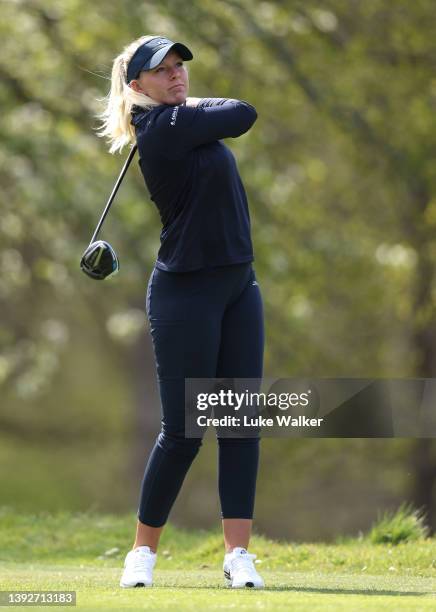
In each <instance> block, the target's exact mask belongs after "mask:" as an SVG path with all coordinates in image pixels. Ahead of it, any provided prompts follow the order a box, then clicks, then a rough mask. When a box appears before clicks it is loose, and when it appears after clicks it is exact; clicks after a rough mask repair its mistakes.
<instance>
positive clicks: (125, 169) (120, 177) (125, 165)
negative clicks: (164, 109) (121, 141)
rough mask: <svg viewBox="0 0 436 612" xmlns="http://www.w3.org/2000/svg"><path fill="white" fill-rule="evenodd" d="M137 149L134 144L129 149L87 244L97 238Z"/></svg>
mask: <svg viewBox="0 0 436 612" xmlns="http://www.w3.org/2000/svg"><path fill="white" fill-rule="evenodd" d="M137 148H138V146H137V145H136V144H134V145H133V147H132V148H131V150H130V153H129V156H128V157H127V159H126V161H125V163H124V166H123V167H122V169H121V172H120V176H119V177H118V180H117V182H116V183H115V185H114V188H113V189H112V193H111V194H110V196H109V200H108V201H107V204H106V206H105V208H104V211H103V214H102V215H101V218H100V221H99V222H98V224H97V227H96V228H95V232H94V234H93V236H92V238H91V242H90V243H89V244H92V243H93V242H94V241H95V239H96V237H97V234H98V232H99V231H100V228H101V226H102V225H103V221H104V220H105V218H106V215H107V213H108V212H109V208H110V205H111V204H112V202H113V200H114V198H115V196H116V195H117V191H118V187H119V186H120V185H121V182H122V180H123V178H124V175H125V174H126V172H127V168H128V167H129V165H130V162H131V161H132V159H133V156H134V155H135V153H136V149H137Z"/></svg>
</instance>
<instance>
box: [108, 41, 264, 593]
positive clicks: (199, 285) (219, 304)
mask: <svg viewBox="0 0 436 612" xmlns="http://www.w3.org/2000/svg"><path fill="white" fill-rule="evenodd" d="M192 58H193V55H192V53H191V51H190V50H189V49H188V48H187V47H186V46H185V45H183V44H181V43H178V42H176V43H174V42H172V41H170V40H168V39H167V38H164V37H162V36H143V37H141V38H139V39H137V40H135V41H134V42H132V43H131V44H129V45H128V46H127V47H125V49H124V51H123V52H122V53H121V54H120V55H119V56H118V57H116V58H115V60H114V63H113V69H112V78H111V90H110V93H109V95H108V98H107V108H106V110H105V112H104V113H103V114H102V116H101V117H102V118H103V120H104V122H103V128H102V130H101V131H100V135H101V136H108V137H109V140H110V142H111V148H110V152H111V153H113V152H115V151H117V150H120V149H121V148H122V147H123V146H124V145H125V144H128V143H129V142H133V141H134V140H135V139H136V142H137V145H138V151H139V155H140V160H139V163H140V167H141V170H142V173H143V176H144V180H145V183H146V186H147V189H148V191H149V193H150V197H151V199H152V200H153V202H154V203H155V204H156V206H157V208H158V210H159V214H160V217H161V220H162V226H163V227H162V231H161V235H160V241H161V246H160V249H159V252H158V256H157V260H156V263H155V267H154V269H153V271H152V274H151V276H150V280H149V283H148V288H147V296H146V310H147V316H148V320H149V324H150V330H151V335H152V339H153V346H154V354H155V360H156V370H157V379H158V383H159V393H160V398H161V405H162V429H161V432H160V433H159V435H158V437H157V439H156V443H155V445H154V448H153V450H152V452H151V454H150V457H149V459H148V463H147V465H146V468H145V473H144V478H143V481H142V486H141V491H140V498H139V508H138V512H137V517H138V522H137V530H136V538H135V541H134V544H133V547H132V550H131V551H129V552H128V553H127V556H126V559H125V563H124V572H123V575H122V578H121V582H120V585H121V586H122V587H135V586H150V585H151V584H152V572H153V568H154V565H155V563H156V558H157V554H156V552H157V548H158V543H159V537H160V534H161V532H162V529H163V527H164V525H165V523H166V522H167V519H168V515H169V513H170V510H171V508H172V506H173V504H174V501H175V499H176V497H177V494H178V493H179V491H180V488H181V486H182V483H183V480H184V478H185V476H186V474H187V472H188V470H189V468H190V466H191V464H192V461H193V460H194V458H195V456H196V455H197V453H198V451H199V448H200V445H201V439H200V438H185V389H184V384H185V378H221V377H232V378H261V377H262V364H263V347H264V328H263V309H262V298H261V294H260V291H259V286H258V284H257V281H256V277H255V273H254V270H253V267H252V261H253V260H254V257H253V248H252V243H251V237H250V217H249V212H248V206H247V198H246V194H245V191H244V187H243V185H242V182H241V179H240V176H239V173H238V169H237V166H236V162H235V158H234V156H233V154H232V152H231V151H230V149H228V148H227V147H226V146H225V144H224V143H223V142H222V139H224V138H229V137H231V138H236V137H238V136H240V135H241V134H244V133H245V132H247V131H248V130H249V129H250V127H251V126H252V125H253V123H254V122H255V120H256V118H257V114H256V110H255V109H254V108H253V106H251V105H250V104H247V102H242V101H239V100H234V99H225V98H201V99H200V98H188V97H187V94H188V72H187V69H186V66H185V65H184V61H188V60H191V59H192ZM218 445H219V465H218V489H219V497H220V504H221V517H222V526H223V535H224V545H225V551H226V554H225V555H224V564H223V569H224V575H225V578H226V581H227V584H228V585H229V586H232V587H236V588H237V587H255V588H262V587H263V586H264V582H263V580H262V578H261V577H260V576H259V574H258V573H257V572H256V569H255V567H254V564H253V559H254V558H255V555H252V554H249V553H248V552H247V548H248V544H249V539H250V534H251V527H252V518H253V508H254V499H255V488H256V476H257V469H258V459H259V437H251V438H223V437H218Z"/></svg>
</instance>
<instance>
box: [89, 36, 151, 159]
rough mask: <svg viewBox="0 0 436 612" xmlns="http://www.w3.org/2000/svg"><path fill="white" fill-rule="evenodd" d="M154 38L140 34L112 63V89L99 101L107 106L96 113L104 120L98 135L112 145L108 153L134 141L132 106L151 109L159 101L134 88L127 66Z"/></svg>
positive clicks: (114, 151)
mask: <svg viewBox="0 0 436 612" xmlns="http://www.w3.org/2000/svg"><path fill="white" fill-rule="evenodd" d="M151 38H155V36H154V35H151V36H141V37H140V38H137V39H136V40H134V41H133V42H132V43H130V44H128V45H127V46H126V47H124V49H123V51H122V52H121V53H120V54H119V55H118V56H117V57H116V58H115V59H114V62H113V65H112V74H111V88H110V91H109V93H108V95H107V96H105V97H104V98H101V99H99V102H104V103H105V109H104V110H103V112H102V113H99V114H98V115H96V116H97V118H98V119H101V120H102V125H101V126H100V128H99V131H98V132H97V136H100V137H101V138H104V137H107V139H108V142H109V144H110V148H109V153H116V152H117V151H119V152H120V153H121V151H122V149H123V147H124V146H125V145H127V144H129V143H133V142H135V128H134V127H133V125H131V123H130V121H131V119H132V116H131V114H130V112H131V110H132V107H133V105H136V106H141V107H142V108H145V109H151V108H153V107H154V106H159V104H160V102H156V101H155V100H153V99H152V98H149V97H148V96H146V95H145V94H142V93H139V92H137V91H135V90H134V89H132V88H131V87H129V85H128V83H127V66H128V65H129V62H130V60H131V59H132V57H133V54H134V53H135V51H136V50H137V49H138V47H140V46H141V45H143V44H144V43H145V42H147V41H148V40H150V39H151Z"/></svg>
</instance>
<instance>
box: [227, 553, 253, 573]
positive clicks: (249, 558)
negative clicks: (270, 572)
mask: <svg viewBox="0 0 436 612" xmlns="http://www.w3.org/2000/svg"><path fill="white" fill-rule="evenodd" d="M253 559H256V555H252V554H251V553H246V554H245V555H238V556H237V557H235V558H234V559H233V560H232V568H233V570H250V571H253V572H255V571H256V570H255V567H254V565H253Z"/></svg>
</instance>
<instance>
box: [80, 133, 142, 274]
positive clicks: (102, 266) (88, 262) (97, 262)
mask: <svg viewBox="0 0 436 612" xmlns="http://www.w3.org/2000/svg"><path fill="white" fill-rule="evenodd" d="M136 149H137V145H136V144H135V145H133V146H132V148H131V150H130V153H129V155H128V157H127V159H126V161H125V163H124V166H123V167H122V169H121V172H120V175H119V177H118V179H117V182H116V183H115V185H114V187H113V189H112V193H111V194H110V196H109V199H108V201H107V204H106V206H105V208H104V210H103V213H102V215H101V217H100V221H99V222H98V224H97V227H96V228H95V232H94V234H93V235H92V238H91V241H90V243H89V246H88V247H87V248H86V250H85V252H84V253H83V255H82V259H81V260H80V267H81V269H82V270H83V272H84V273H85V274H87V275H88V276H89V277H90V278H93V279H95V280H104V279H105V278H107V277H108V276H110V275H113V274H116V273H117V272H118V270H119V268H120V263H119V260H118V257H117V254H116V253H115V250H114V249H113V248H112V246H111V245H110V244H109V243H108V242H106V241H105V240H96V238H97V235H98V232H99V231H100V228H101V226H102V225H103V222H104V220H105V218H106V215H107V213H108V212H109V208H110V206H111V204H112V202H113V201H114V198H115V196H116V194H117V191H118V188H119V186H120V185H121V182H122V180H123V178H124V175H125V174H126V172H127V168H128V167H129V165H130V162H131V161H132V159H133V156H134V155H135V152H136Z"/></svg>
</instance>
